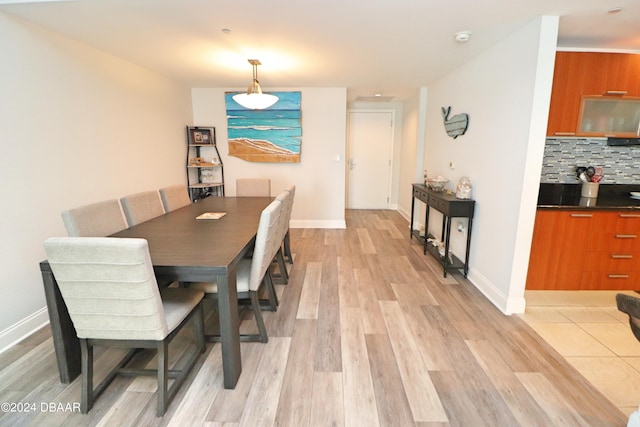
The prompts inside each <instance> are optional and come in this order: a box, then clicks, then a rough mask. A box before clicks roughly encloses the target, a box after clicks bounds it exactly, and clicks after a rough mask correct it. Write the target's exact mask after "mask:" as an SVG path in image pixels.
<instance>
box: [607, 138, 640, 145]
mask: <svg viewBox="0 0 640 427" xmlns="http://www.w3.org/2000/svg"><path fill="white" fill-rule="evenodd" d="M607 145H615V146H622V147H626V146H629V145H640V138H614V137H611V136H610V137H609V138H607Z"/></svg>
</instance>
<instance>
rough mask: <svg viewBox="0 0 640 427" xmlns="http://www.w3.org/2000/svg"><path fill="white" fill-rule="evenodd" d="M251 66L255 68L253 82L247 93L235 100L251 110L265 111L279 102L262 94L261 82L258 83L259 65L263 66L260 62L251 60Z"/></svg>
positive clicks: (268, 95)
mask: <svg viewBox="0 0 640 427" xmlns="http://www.w3.org/2000/svg"><path fill="white" fill-rule="evenodd" d="M249 64H251V66H252V67H253V80H252V81H251V83H250V84H249V88H248V89H247V93H239V94H237V95H233V100H234V101H236V102H237V103H238V104H240V105H242V106H243V107H244V108H248V109H250V110H264V109H265V108H269V107H271V106H272V105H273V104H275V103H276V102H278V97H277V96H275V95H271V94H269V93H262V88H261V87H260V82H258V65H261V64H260V61H259V60H257V59H249Z"/></svg>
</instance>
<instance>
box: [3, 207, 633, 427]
mask: <svg viewBox="0 0 640 427" xmlns="http://www.w3.org/2000/svg"><path fill="white" fill-rule="evenodd" d="M291 233H292V236H291V237H292V239H291V240H292V247H293V250H294V253H295V264H294V265H293V267H292V269H291V272H290V282H289V284H288V285H286V286H283V285H278V286H277V288H278V292H279V294H280V307H279V309H278V311H277V312H276V313H271V312H265V313H264V316H265V321H266V324H267V329H268V332H269V342H268V343H267V344H261V343H242V359H243V372H242V375H241V377H240V380H239V382H238V384H237V387H236V388H235V389H234V390H225V389H224V388H223V387H222V374H221V357H220V348H219V346H218V345H217V344H216V345H211V344H209V345H208V347H207V352H206V353H205V354H204V355H203V357H202V358H201V361H200V363H199V364H198V365H196V368H195V369H194V373H192V375H191V376H190V378H189V379H188V380H187V382H186V383H185V384H184V385H183V387H182V389H181V390H180V392H179V393H178V395H177V396H176V398H175V400H174V401H173V402H172V404H171V406H170V407H169V410H168V412H167V414H166V415H165V417H163V418H156V417H155V405H156V401H155V398H154V395H153V392H154V389H155V385H154V382H153V379H149V378H137V379H131V378H117V379H116V380H115V381H114V382H113V383H112V384H111V385H110V386H109V387H108V388H107V390H106V391H105V393H104V394H103V395H102V396H100V397H99V398H98V400H97V402H96V404H95V406H94V408H93V409H92V411H91V412H90V413H89V414H88V415H81V414H79V413H78V412H71V411H64V409H67V408H65V405H71V406H72V405H73V404H74V403H76V402H79V401H80V387H79V380H76V381H74V382H73V383H72V384H69V385H65V384H61V383H60V382H59V380H58V375H57V370H56V362H55V355H54V352H53V346H52V343H51V335H50V332H49V331H48V329H46V328H45V329H43V330H42V331H40V332H38V333H36V334H35V335H33V336H31V337H29V338H28V339H26V340H25V341H24V342H22V343H20V344H19V345H16V346H15V347H14V348H12V349H10V350H9V351H8V352H5V353H4V354H2V355H0V402H9V403H14V404H16V405H17V404H19V403H21V404H35V405H34V406H31V408H33V409H34V410H33V411H30V412H24V411H23V412H0V425H2V426H23V425H33V426H89V425H105V426H113V425H117V426H125V425H145V426H146V425H149V426H160V425H171V426H173V425H175V426H210V427H213V426H272V425H278V426H295V427H298V426H358V427H360V426H366V427H368V426H378V425H380V426H394V427H397V426H421V427H426V426H430V427H436V426H473V427H476V426H500V427H502V426H580V427H583V426H607V427H610V426H624V425H626V417H625V416H624V414H623V413H622V412H620V411H619V410H618V409H617V408H616V406H615V405H614V404H612V403H611V402H610V401H608V400H607V399H606V398H605V397H604V396H603V395H602V394H601V393H600V392H599V391H598V390H597V389H596V388H595V387H593V386H592V385H591V384H590V383H589V382H588V381H586V380H585V379H584V378H583V377H582V376H581V375H580V374H579V373H578V371H576V370H575V369H574V368H573V367H572V366H571V365H570V364H569V363H567V362H566V361H565V360H564V359H563V357H562V356H561V355H560V354H559V353H558V352H557V351H555V350H554V349H553V348H552V347H551V346H550V345H548V344H547V343H546V342H545V341H544V340H543V339H542V338H540V337H539V336H538V335H537V334H536V333H535V332H534V331H533V330H532V329H531V328H530V327H529V326H528V325H527V324H526V323H525V322H524V321H523V320H522V319H520V318H519V317H518V316H504V315H503V314H502V313H500V312H499V310H497V309H496V308H495V307H494V306H493V305H491V303H489V302H488V301H487V300H486V299H485V298H484V297H483V296H482V295H481V294H480V293H479V292H478V291H477V290H476V289H475V288H474V287H473V286H472V285H471V284H470V283H469V282H467V281H466V280H465V279H464V278H463V277H462V276H461V275H458V274H454V275H449V276H448V277H447V278H446V279H444V278H443V277H442V273H441V269H440V268H439V266H438V265H437V264H436V263H435V261H434V259H433V258H432V257H430V256H425V255H423V254H422V250H421V247H420V246H419V245H418V244H417V242H416V241H415V240H409V237H408V236H409V229H408V223H407V221H406V220H405V219H404V218H402V217H401V216H400V215H399V214H398V213H397V212H394V211H348V212H347V229H346V230H321V229H293V230H291ZM472 255H473V254H472ZM254 327H255V326H254V322H253V319H251V318H248V319H246V320H245V321H244V322H243V325H242V328H243V329H245V328H246V329H251V328H254ZM183 338H184V340H183V341H182V343H183V344H179V345H184V343H186V342H187V341H186V340H187V338H188V336H185V337H183ZM179 352H180V349H178V353H179ZM174 353H175V351H174ZM98 355H99V358H98V360H97V361H96V368H97V369H99V370H100V368H101V367H102V366H104V365H105V364H106V363H109V362H112V361H113V360H115V359H116V358H117V356H119V355H120V353H118V352H117V351H116V350H103V351H101V352H100V353H98ZM143 356H144V355H143ZM146 356H147V357H146V358H144V357H143V358H141V360H140V361H139V363H140V364H145V363H149V364H153V363H154V361H153V358H152V357H151V356H150V355H146ZM100 375H104V373H103V370H101V372H98V373H97V374H96V377H99V376H100ZM49 404H54V406H53V407H51V406H50V405H49ZM55 404H62V407H59V406H55ZM43 405H44V406H43Z"/></svg>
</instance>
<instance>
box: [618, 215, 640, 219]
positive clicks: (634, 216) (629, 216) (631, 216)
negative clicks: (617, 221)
mask: <svg viewBox="0 0 640 427" xmlns="http://www.w3.org/2000/svg"><path fill="white" fill-rule="evenodd" d="M618 216H619V217H620V218H640V214H618Z"/></svg>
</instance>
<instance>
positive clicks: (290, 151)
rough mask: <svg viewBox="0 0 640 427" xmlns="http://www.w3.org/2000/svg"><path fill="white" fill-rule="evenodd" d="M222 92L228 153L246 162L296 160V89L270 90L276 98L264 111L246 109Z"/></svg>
mask: <svg viewBox="0 0 640 427" xmlns="http://www.w3.org/2000/svg"><path fill="white" fill-rule="evenodd" d="M236 93H238V92H227V93H225V104H226V108H227V134H228V141H229V155H230V156H235V157H238V158H241V159H243V160H246V161H248V162H288V163H299V162H300V146H301V137H302V123H301V114H300V92H270V93H272V94H273V95H276V96H277V97H278V98H279V99H278V102H276V103H275V104H274V105H272V106H271V107H269V108H266V109H264V110H249V109H247V108H244V107H243V106H241V105H240V104H238V103H237V102H235V101H234V100H233V98H232V97H233V95H235V94H236Z"/></svg>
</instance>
